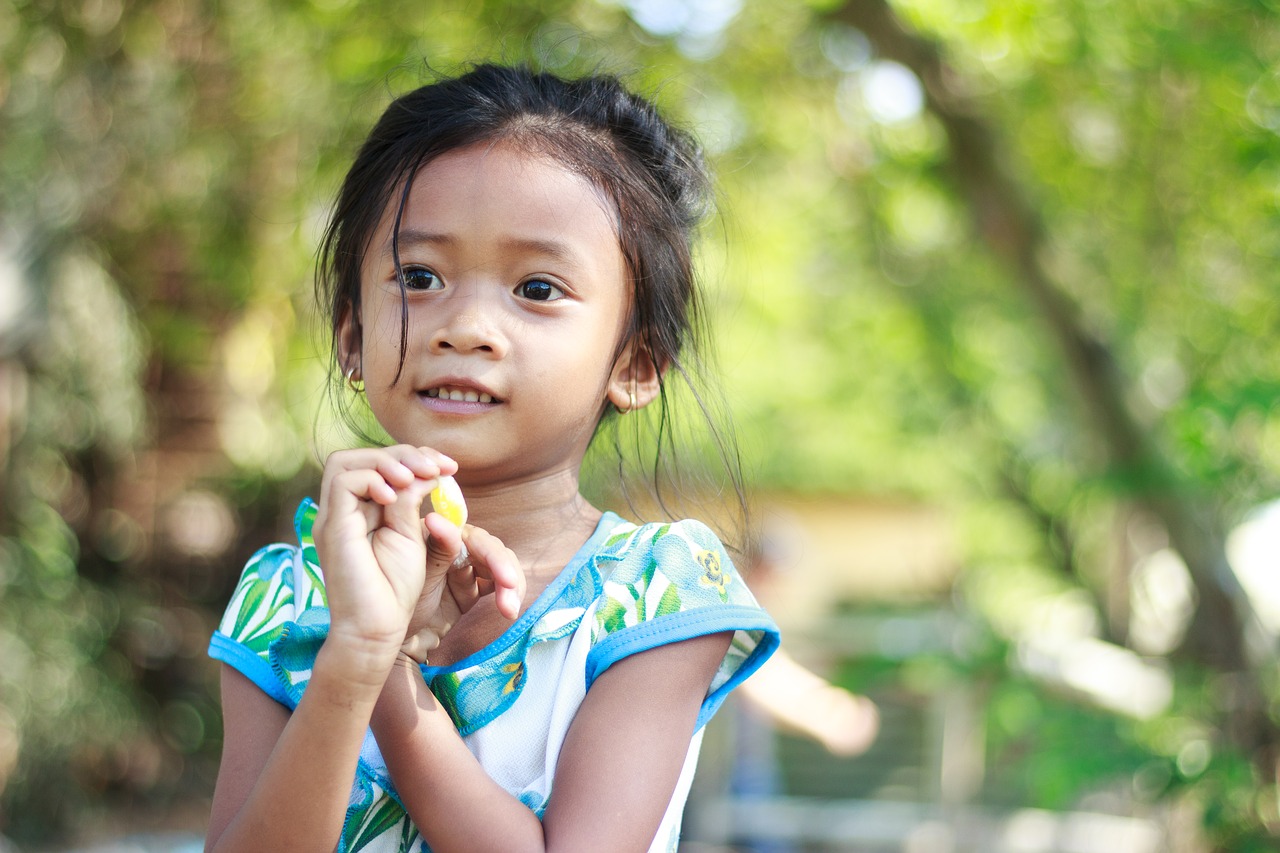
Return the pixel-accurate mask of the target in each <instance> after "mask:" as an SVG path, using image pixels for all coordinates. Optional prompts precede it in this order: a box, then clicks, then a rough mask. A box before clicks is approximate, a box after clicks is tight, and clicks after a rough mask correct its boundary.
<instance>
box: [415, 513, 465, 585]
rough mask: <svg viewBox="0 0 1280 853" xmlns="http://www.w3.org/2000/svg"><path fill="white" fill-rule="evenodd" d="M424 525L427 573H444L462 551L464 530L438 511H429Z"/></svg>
mask: <svg viewBox="0 0 1280 853" xmlns="http://www.w3.org/2000/svg"><path fill="white" fill-rule="evenodd" d="M422 525H423V528H424V529H425V530H426V532H427V574H428V575H437V576H438V575H441V574H444V573H445V572H447V571H449V568H450V566H452V565H453V562H454V561H455V560H457V559H458V555H459V554H461V553H462V531H461V530H459V529H458V525H456V524H454V523H453V522H452V521H450V520H449V519H447V518H445V517H444V516H443V515H441V514H440V513H438V512H429V513H427V516H426V518H424V519H422Z"/></svg>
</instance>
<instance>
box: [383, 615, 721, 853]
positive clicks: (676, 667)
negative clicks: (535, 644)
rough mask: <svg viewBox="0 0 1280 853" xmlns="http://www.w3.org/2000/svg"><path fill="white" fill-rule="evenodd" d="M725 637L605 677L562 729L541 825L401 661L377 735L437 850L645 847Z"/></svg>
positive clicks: (667, 650)
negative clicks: (476, 754)
mask: <svg viewBox="0 0 1280 853" xmlns="http://www.w3.org/2000/svg"><path fill="white" fill-rule="evenodd" d="M730 639H731V635H730V634H728V633H723V634H712V635H708V636H703V637H696V638H693V639H690V640H684V641H682V642H679V643H673V644H671V645H667V646H661V647H659V648H655V649H651V650H649V651H645V652H641V653H639V654H635V655H632V656H630V657H627V658H624V659H622V660H620V661H618V662H617V663H615V664H613V665H612V666H611V667H609V669H608V670H606V671H605V672H604V673H603V674H601V675H600V677H599V678H597V679H596V681H595V683H594V684H593V685H592V686H591V689H590V690H589V691H588V692H587V695H586V698H585V699H584V700H583V702H582V705H581V707H580V708H579V709H578V713H577V716H576V717H575V718H574V721H573V723H572V725H571V726H570V728H569V732H568V735H567V736H566V738H565V742H564V747H563V748H562V750H561V753H560V759H559V763H558V765H557V769H556V778H555V785H554V789H553V794H552V796H551V800H550V802H549V803H548V805H547V810H546V813H545V815H544V817H543V820H542V821H539V820H538V818H537V816H536V815H534V813H533V812H532V811H530V810H529V808H528V807H527V806H525V805H524V804H523V803H521V802H520V801H519V800H517V799H516V798H515V797H513V796H511V795H510V794H508V793H507V792H506V791H504V790H503V789H502V788H501V787H499V786H498V784H497V783H496V782H494V781H493V780H492V779H490V778H489V776H488V775H487V774H486V773H485V771H484V769H483V768H482V767H481V766H480V765H479V764H478V763H477V762H476V760H475V758H474V757H473V756H472V755H471V753H470V752H469V751H468V750H467V747H466V745H465V744H464V743H463V741H462V738H461V737H460V736H459V735H458V733H457V730H456V729H454V727H453V723H452V722H451V721H450V719H449V716H448V714H447V713H446V712H445V711H444V709H443V708H441V707H440V705H439V704H437V702H436V700H435V697H434V696H433V695H432V694H431V692H430V690H428V689H427V687H426V684H425V682H424V681H423V679H422V676H421V673H420V671H419V670H418V667H417V666H416V664H414V663H413V662H412V661H409V660H408V659H407V658H402V659H401V660H400V661H398V662H397V666H396V667H395V668H394V669H393V670H392V673H391V675H390V676H389V677H388V679H387V683H386V686H385V688H384V690H383V693H382V696H381V698H380V699H379V700H378V704H377V707H376V708H375V710H374V713H373V720H372V723H373V731H374V734H375V736H376V737H377V739H378V745H379V747H380V748H381V750H382V754H383V758H384V759H385V761H386V763H387V769H388V770H389V771H390V773H391V776H392V778H393V779H394V781H395V784H396V789H397V790H398V791H399V792H400V794H401V797H402V799H403V801H404V803H405V806H406V807H407V808H408V810H409V814H410V816H411V817H412V819H413V821H414V823H415V824H416V825H417V827H418V829H419V830H420V831H421V832H422V834H423V836H424V837H425V839H426V840H427V843H428V844H429V845H430V846H431V849H432V850H434V851H436V853H455V851H456V853H462V851H491V850H504V851H560V850H567V851H581V850H592V851H628V850H635V851H645V850H648V849H649V845H650V844H651V843H652V840H653V837H654V834H655V833H656V832H657V830H658V826H659V824H660V823H661V821H662V816H663V814H664V813H665V812H666V809H667V805H668V803H669V802H670V800H671V794H672V792H673V791H674V790H675V786H676V782H677V780H678V779H679V776H680V770H681V768H682V766H683V764H684V760H685V756H686V754H687V753H688V750H689V742H690V739H691V738H692V737H693V734H694V726H695V724H696V721H697V717H698V712H699V709H700V708H701V706H702V700H703V699H704V697H705V696H706V693H707V688H708V686H709V685H710V684H711V679H712V677H713V676H714V675H715V672H716V669H717V667H718V666H719V665H720V661H721V660H722V659H723V658H724V655H725V652H726V651H727V650H728V648H729V642H730ZM620 735H623V737H622V739H620Z"/></svg>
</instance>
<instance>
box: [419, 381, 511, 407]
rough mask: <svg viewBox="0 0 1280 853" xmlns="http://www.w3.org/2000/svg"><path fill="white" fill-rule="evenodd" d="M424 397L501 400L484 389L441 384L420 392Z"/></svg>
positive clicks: (459, 401)
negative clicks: (478, 389)
mask: <svg viewBox="0 0 1280 853" xmlns="http://www.w3.org/2000/svg"><path fill="white" fill-rule="evenodd" d="M421 394H422V396H424V397H431V398H434V399H437V400H452V401H454V402H457V403H501V402H502V401H501V400H499V399H498V398H496V397H494V396H493V395H492V394H488V393H485V392H484V391H477V390H476V389H475V388H459V387H453V386H448V385H443V386H441V387H439V388H428V389H427V390H425V391H422V392H421Z"/></svg>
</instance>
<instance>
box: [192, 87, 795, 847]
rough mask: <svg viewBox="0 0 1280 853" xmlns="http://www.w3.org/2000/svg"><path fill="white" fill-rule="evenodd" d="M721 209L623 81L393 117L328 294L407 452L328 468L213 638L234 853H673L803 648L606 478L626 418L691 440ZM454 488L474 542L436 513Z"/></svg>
mask: <svg viewBox="0 0 1280 853" xmlns="http://www.w3.org/2000/svg"><path fill="white" fill-rule="evenodd" d="M705 187H706V183H705V181H704V177H703V173H702V171H701V166H700V160H699V158H698V156H697V152H696V150H695V149H694V147H693V146H692V145H691V143H690V141H689V140H688V139H687V138H686V137H685V136H683V135H682V134H680V133H678V132H676V131H675V130H673V129H672V128H671V127H669V126H668V125H667V124H665V123H664V122H663V120H662V119H661V118H660V117H659V116H658V115H657V113H656V112H655V111H654V109H653V107H652V106H651V105H650V104H649V103H647V102H646V101H644V100H642V99H640V98H637V97H635V96H633V95H631V94H629V93H628V92H626V91H625V90H624V89H623V88H621V87H620V86H619V84H618V83H617V82H616V81H615V80H613V79H612V78H605V77H593V78H587V79H582V80H576V81H566V80H562V79H559V78H557V77H554V76H551V75H547V74H536V73H532V72H529V71H526V70H520V69H513V68H503V67H496V66H481V67H478V68H476V69H474V70H473V71H470V72H469V73H467V74H464V75H462V76H461V77H458V78H456V79H452V80H445V81H442V82H438V83H435V84H432V85H428V86H425V87H423V88H421V89H418V90H416V91H414V92H411V93H409V94H407V95H405V96H403V97H401V98H399V99H398V100H396V101H395V102H394V103H392V104H391V106H390V107H389V108H388V109H387V111H386V112H385V113H384V115H383V116H382V118H381V119H380V121H379V122H378V124H377V126H376V127H374V129H373V131H372V133H371V134H370V136H369V138H368V140H367V141H366V142H365V144H364V146H363V148H362V149H361V150H360V152H359V154H358V156H357V157H356V161H355V163H354V165H353V166H352V168H351V170H350V172H349V173H348V175H347V178H346V182H345V183H344V185H343V188H342V191H341V195H340V197H339V199H338V202H337V205H336V207H335V209H334V214H333V219H332V222H331V223H330V226H329V230H328V232H327V234H326V238H325V242H324V247H323V251H322V257H321V273H320V281H321V285H322V288H321V289H322V293H323V296H324V299H325V301H326V302H327V304H328V307H329V310H330V311H331V319H332V328H333V333H334V338H333V342H334V357H335V360H336V362H337V366H338V368H339V369H340V370H341V372H342V373H343V374H344V375H345V376H346V377H347V380H348V382H350V383H351V384H352V385H353V387H355V388H359V387H360V386H361V384H362V387H363V390H362V393H363V394H364V395H365V398H366V400H367V402H368V405H369V408H370V410H371V411H372V413H373V415H374V416H375V417H376V418H377V420H378V422H379V424H381V426H382V427H383V428H384V429H385V430H386V432H387V433H388V434H389V435H390V436H391V437H392V439H393V440H394V441H395V442H396V444H394V445H393V446H390V447H384V448H366V449H355V450H344V451H339V452H337V453H334V454H333V455H332V456H330V457H329V460H328V462H327V464H326V465H325V469H324V476H323V480H322V483H321V486H320V499H319V503H318V504H313V503H311V502H310V501H306V502H304V503H303V505H302V506H301V508H299V510H298V513H297V517H296V528H297V536H298V543H297V544H296V545H273V546H270V547H267V548H264V549H262V550H261V551H259V552H258V553H257V554H256V555H254V557H253V558H252V559H251V560H250V562H249V564H248V566H247V567H246V568H245V570H244V574H243V577H242V578H241V581H240V584H239V586H238V587H237V589H236V592H235V594H234V596H233V598H232V600H231V603H230V605H229V606H228V607H227V611H226V615H225V616H224V617H223V620H222V622H221V625H220V626H219V629H218V631H217V632H215V634H214V636H213V640H212V643H211V644H210V654H211V655H212V656H213V657H214V658H216V659H218V660H220V661H222V662H223V663H224V664H225V666H224V667H223V669H222V699H223V711H224V724H225V740H224V747H223V755H222V765H221V769H220V771H219V775H218V783H217V788H216V791H215V792H214V798H213V811H212V816H211V820H210V826H209V834H208V839H207V842H206V844H207V849H209V850H230V851H249V850H269V851H281V850H300V851H324V850H333V849H335V848H337V849H339V850H344V851H347V850H351V851H354V850H369V851H384V850H385V851H423V850H432V851H437V853H447V851H513V850H569V851H606V850H638V851H643V850H674V849H675V845H676V842H677V839H678V836H679V823H680V816H681V810H682V807H683V804H684V800H685V797H686V795H687V793H688V788H689V783H690V780H691V775H692V771H693V767H694V764H695V761H696V758H697V753H698V745H699V743H700V738H701V731H702V727H703V725H704V724H705V723H706V722H707V720H708V719H709V718H710V717H711V715H712V714H713V713H714V712H715V710H716V708H717V707H718V706H719V705H720V703H721V702H722V701H723V699H724V697H725V695H726V694H727V693H728V692H729V691H730V690H731V689H732V688H733V687H735V686H736V685H737V684H738V683H739V682H741V681H742V680H743V679H744V678H745V677H746V676H747V675H748V674H750V673H751V672H752V671H753V670H754V669H755V668H756V667H758V666H759V665H760V663H762V662H763V660H764V659H765V658H766V657H768V655H769V654H770V653H771V652H772V651H773V649H774V648H775V647H776V645H777V631H776V629H775V627H774V625H773V623H772V622H771V620H770V619H769V617H768V616H767V615H766V614H765V613H764V612H763V611H762V610H761V609H760V608H759V607H758V606H757V605H756V603H755V601H754V599H753V598H752V597H751V595H750V593H748V592H747V590H746V588H745V586H744V585H743V583H742V581H741V579H740V578H739V576H738V575H737V573H736V571H735V570H734V568H733V566H732V565H731V564H730V562H729V559H728V556H727V555H726V553H725V551H724V548H723V547H722V546H721V544H720V542H719V541H718V540H717V539H716V538H715V536H714V535H713V534H712V533H711V532H710V531H709V530H708V529H707V528H706V527H705V526H703V525H701V524H699V523H697V522H694V521H682V522H678V523H674V524H645V525H641V526H637V525H635V524H632V523H629V522H626V521H623V520H622V519H621V518H619V517H618V516H616V515H614V514H612V513H608V512H604V513H602V512H601V511H600V510H598V509H596V508H595V507H593V506H592V505H591V504H590V503H589V502H588V501H587V500H586V499H585V498H583V496H582V495H581V494H580V492H579V486H578V475H579V468H580V466H581V464H582V460H583V456H584V454H585V452H586V450H587V446H588V444H589V443H590V442H591V439H592V437H593V435H594V433H595V432H596V430H597V428H598V427H599V425H600V423H601V422H602V420H605V419H607V418H612V417H626V416H627V414H628V413H630V412H633V411H635V410H637V409H640V408H643V407H645V406H648V405H650V404H651V403H655V401H656V404H657V405H659V406H662V407H664V408H663V411H662V412H661V415H662V417H663V420H664V422H665V418H666V412H665V406H666V401H667V398H666V396H665V394H664V390H665V385H664V377H665V376H666V375H667V374H668V372H669V371H672V370H675V371H679V372H681V373H683V371H684V367H683V366H682V363H681V353H682V350H683V348H684V347H685V344H686V342H687V341H686V338H688V337H689V335H690V330H691V328H692V326H693V321H694V317H693V315H692V311H693V309H694V306H695V303H696V299H695V289H694V281H693V273H692V264H691V259H690V242H691V238H692V230H693V228H694V227H695V225H696V224H697V222H698V220H699V218H700V215H701V214H702V212H703V211H704V209H705V205H704V204H703V193H704V191H705ZM454 474H456V475H457V476H456V479H457V482H458V483H460V484H461V487H462V491H463V492H464V494H465V499H466V504H467V505H468V506H469V508H470V521H471V523H470V524H463V525H462V526H461V527H459V526H458V525H457V524H455V523H453V522H452V521H450V520H449V519H448V518H446V517H445V516H444V515H442V514H441V513H440V512H433V511H430V510H431V501H430V499H429V498H428V495H429V493H430V492H431V491H432V489H433V488H434V487H435V486H436V485H437V482H438V481H439V480H440V478H442V477H448V476H450V475H454ZM437 509H439V507H437ZM424 516H425V517H424Z"/></svg>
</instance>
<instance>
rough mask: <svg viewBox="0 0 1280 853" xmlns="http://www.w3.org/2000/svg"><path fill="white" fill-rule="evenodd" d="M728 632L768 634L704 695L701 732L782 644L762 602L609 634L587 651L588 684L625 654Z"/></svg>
mask: <svg viewBox="0 0 1280 853" xmlns="http://www.w3.org/2000/svg"><path fill="white" fill-rule="evenodd" d="M725 631H733V632H735V633H736V632H738V631H743V632H752V631H760V632H763V633H764V636H763V637H761V638H760V641H759V642H758V643H757V644H756V647H755V648H754V649H753V650H752V651H751V654H749V655H748V656H747V658H746V660H744V661H743V662H742V665H741V666H739V667H738V668H737V669H736V670H735V671H734V672H733V673H732V674H731V675H730V676H729V680H728V681H726V682H725V683H724V684H722V685H720V687H718V688H717V689H716V690H715V691H714V692H712V693H710V694H708V695H707V697H706V698H705V699H703V700H702V709H701V710H700V711H699V712H698V721H697V723H696V725H695V727H694V731H697V730H699V729H701V728H702V727H703V726H704V725H706V724H707V722H708V721H709V720H710V719H711V718H712V716H714V715H715V712H716V711H717V710H718V709H719V708H720V704H721V703H722V702H724V700H725V697H726V696H728V695H729V693H730V692H731V691H732V690H733V689H734V688H735V687H737V686H738V685H739V684H741V683H742V682H743V681H745V680H746V679H747V677H748V676H750V675H751V674H752V673H753V672H755V671H756V670H757V669H759V668H760V665H761V664H763V663H764V662H765V661H766V660H768V658H769V656H770V655H772V654H773V652H774V650H775V649H777V648H778V643H779V640H780V637H779V632H778V626H777V625H775V624H774V622H773V620H772V619H770V618H769V615H768V614H767V613H765V612H764V611H763V610H761V609H760V608H759V607H748V606H745V605H740V604H732V605H725V606H719V607H700V608H698V609H696V610H685V611H681V612H679V613H672V614H670V615H667V616H662V617H660V618H658V619H654V620H652V621H648V622H641V623H639V624H638V625H632V626H630V627H627V628H623V629H622V630H620V631H617V632H615V633H613V634H610V635H609V636H607V637H605V638H604V639H603V640H601V641H600V642H599V643H597V644H596V645H595V647H594V648H592V649H591V651H590V652H588V653H587V662H586V682H587V684H586V687H587V689H588V690H590V689H591V685H592V684H594V683H595V680H596V679H597V678H598V677H599V676H600V675H601V674H602V673H603V672H604V671H605V670H607V669H608V668H609V667H610V666H612V665H613V664H615V663H617V662H618V661H620V660H622V659H623V658H625V657H629V656H631V655H634V654H638V653H640V652H644V651H648V650H649V649H655V648H658V647H659V646H666V645H670V644H672V643H678V642H680V641H682V640H691V639H693V638H694V637H702V636H706V635H707V634H719V633H722V632H725Z"/></svg>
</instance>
